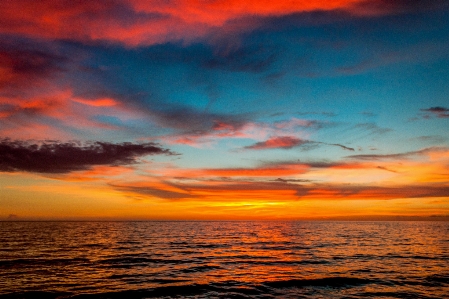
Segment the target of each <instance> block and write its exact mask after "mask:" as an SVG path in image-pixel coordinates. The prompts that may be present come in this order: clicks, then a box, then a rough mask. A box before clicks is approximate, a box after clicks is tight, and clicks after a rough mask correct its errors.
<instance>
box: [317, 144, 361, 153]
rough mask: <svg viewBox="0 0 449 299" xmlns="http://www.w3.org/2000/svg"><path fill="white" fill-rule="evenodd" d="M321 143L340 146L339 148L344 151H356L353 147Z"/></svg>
mask: <svg viewBox="0 0 449 299" xmlns="http://www.w3.org/2000/svg"><path fill="white" fill-rule="evenodd" d="M320 143H323V144H327V145H333V146H338V147H340V148H342V149H344V150H347V151H355V150H354V148H352V147H349V146H345V145H342V144H338V143H324V142H320Z"/></svg>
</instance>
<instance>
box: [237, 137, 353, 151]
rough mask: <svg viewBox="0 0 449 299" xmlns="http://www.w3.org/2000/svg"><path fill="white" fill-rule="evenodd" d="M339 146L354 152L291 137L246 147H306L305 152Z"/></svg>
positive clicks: (269, 140) (276, 138) (273, 138)
mask: <svg viewBox="0 0 449 299" xmlns="http://www.w3.org/2000/svg"><path fill="white" fill-rule="evenodd" d="M320 144H323V145H330V146H337V147H340V148H342V149H344V150H349V151H354V149H353V148H352V147H347V146H344V145H342V144H338V143H326V142H320V141H311V140H304V139H300V138H296V137H291V136H280V137H272V138H270V139H268V140H265V141H261V142H257V143H255V144H252V145H249V146H246V147H244V148H243V149H248V150H265V149H292V148H296V147H304V148H303V149H305V150H310V149H313V148H316V147H317V146H318V145H320Z"/></svg>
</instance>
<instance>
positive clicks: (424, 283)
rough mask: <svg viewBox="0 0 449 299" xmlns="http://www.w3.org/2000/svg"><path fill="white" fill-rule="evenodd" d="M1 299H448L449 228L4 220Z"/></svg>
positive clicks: (0, 245)
mask: <svg viewBox="0 0 449 299" xmlns="http://www.w3.org/2000/svg"><path fill="white" fill-rule="evenodd" d="M0 298H347V299H353V298H354V299H355V298H449V222H431V221H419V222H405V221H397V222H395V221H388V222H387V221H385V222H355V221H354V222H353V221H341V222H338V221H335V222H319V221H316V222H269V221H260V222H257V221H242V222H239V221H229V222H226V221H211V222H206V221H204V222H202V221H198V222H195V221H192V222H185V221H180V222H164V221H161V222H153V221H148V222H0Z"/></svg>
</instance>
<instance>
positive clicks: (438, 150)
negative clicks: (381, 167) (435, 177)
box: [345, 147, 448, 160]
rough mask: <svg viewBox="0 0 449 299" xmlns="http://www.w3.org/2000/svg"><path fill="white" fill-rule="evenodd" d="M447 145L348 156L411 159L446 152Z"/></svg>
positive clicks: (353, 157)
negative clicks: (391, 152)
mask: <svg viewBox="0 0 449 299" xmlns="http://www.w3.org/2000/svg"><path fill="white" fill-rule="evenodd" d="M447 151H448V148H447V147H429V148H425V149H422V150H418V151H411V152H405V153H397V154H383V155H381V154H380V155H351V156H346V157H345V158H348V159H361V160H396V159H410V158H413V157H416V156H424V155H427V156H432V155H438V154H439V153H443V154H444V153H446V152H447Z"/></svg>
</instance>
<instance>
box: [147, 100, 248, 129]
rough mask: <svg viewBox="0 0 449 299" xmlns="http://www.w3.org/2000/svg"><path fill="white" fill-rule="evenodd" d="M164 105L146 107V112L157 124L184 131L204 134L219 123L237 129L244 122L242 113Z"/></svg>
mask: <svg viewBox="0 0 449 299" xmlns="http://www.w3.org/2000/svg"><path fill="white" fill-rule="evenodd" d="M165 106H166V107H165V109H163V110H158V109H148V113H149V114H150V115H151V116H152V119H153V120H154V121H155V122H157V123H158V124H160V125H162V126H164V127H169V128H174V129H180V130H183V131H185V132H192V131H193V132H195V131H196V132H198V133H200V134H204V133H206V132H207V131H211V130H216V129H217V126H219V125H220V124H228V125H229V126H232V127H233V128H235V129H237V128H240V127H242V126H243V125H244V124H245V123H246V122H245V121H244V116H242V115H230V114H220V113H209V112H206V111H199V110H195V109H192V108H189V107H186V106H181V105H179V106H175V105H170V106H169V105H165Z"/></svg>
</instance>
